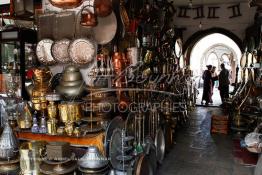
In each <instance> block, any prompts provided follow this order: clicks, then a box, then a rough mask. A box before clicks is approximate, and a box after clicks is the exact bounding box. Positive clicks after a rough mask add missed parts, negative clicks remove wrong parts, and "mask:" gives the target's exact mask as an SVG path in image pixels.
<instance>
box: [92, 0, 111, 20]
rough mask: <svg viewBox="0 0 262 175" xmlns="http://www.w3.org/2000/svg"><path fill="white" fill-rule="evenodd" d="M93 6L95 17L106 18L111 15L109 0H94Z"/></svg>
mask: <svg viewBox="0 0 262 175" xmlns="http://www.w3.org/2000/svg"><path fill="white" fill-rule="evenodd" d="M94 4H95V11H96V14H97V16H99V17H106V16H108V15H110V14H111V13H112V10H113V8H112V2H111V0H95V2H94Z"/></svg>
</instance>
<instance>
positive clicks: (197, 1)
mask: <svg viewBox="0 0 262 175" xmlns="http://www.w3.org/2000/svg"><path fill="white" fill-rule="evenodd" d="M171 1H173V4H174V5H175V6H184V5H188V4H189V0H169V2H171ZM248 1H249V0H192V4H193V5H202V4H229V3H240V2H248Z"/></svg>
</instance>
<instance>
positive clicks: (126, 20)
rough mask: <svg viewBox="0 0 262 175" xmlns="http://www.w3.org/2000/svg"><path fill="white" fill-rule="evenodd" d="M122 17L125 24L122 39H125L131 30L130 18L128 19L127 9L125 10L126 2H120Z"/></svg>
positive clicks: (121, 0) (122, 0)
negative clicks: (126, 33)
mask: <svg viewBox="0 0 262 175" xmlns="http://www.w3.org/2000/svg"><path fill="white" fill-rule="evenodd" d="M120 17H121V21H122V23H123V24H124V25H123V27H124V30H123V32H124V33H122V37H124V36H125V32H127V31H128V30H129V26H130V20H129V17H128V14H127V11H126V8H125V2H124V0H120Z"/></svg>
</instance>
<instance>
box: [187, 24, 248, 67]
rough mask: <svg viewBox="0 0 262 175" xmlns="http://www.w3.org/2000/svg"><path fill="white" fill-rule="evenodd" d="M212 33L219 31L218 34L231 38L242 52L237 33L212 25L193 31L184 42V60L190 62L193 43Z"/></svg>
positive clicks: (241, 44)
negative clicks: (208, 27) (211, 26)
mask: <svg viewBox="0 0 262 175" xmlns="http://www.w3.org/2000/svg"><path fill="white" fill-rule="evenodd" d="M213 33H220V34H223V35H225V36H227V37H229V38H231V39H232V40H233V41H234V42H235V43H236V44H237V45H238V47H239V48H240V50H241V51H242V52H244V47H243V42H242V40H241V39H240V38H239V37H238V36H237V35H235V34H234V33H233V32H231V31H229V30H227V29H224V28H218V27H214V28H210V29H207V30H201V31H198V32H196V33H194V34H193V35H191V36H190V37H189V39H188V40H187V41H186V42H185V43H184V45H183V52H184V55H185V59H186V60H185V61H186V63H187V64H190V54H191V51H192V49H193V47H194V46H195V44H196V43H197V42H198V41H199V40H201V39H202V38H204V37H205V36H208V35H210V34H213Z"/></svg>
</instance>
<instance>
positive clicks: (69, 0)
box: [49, 0, 83, 9]
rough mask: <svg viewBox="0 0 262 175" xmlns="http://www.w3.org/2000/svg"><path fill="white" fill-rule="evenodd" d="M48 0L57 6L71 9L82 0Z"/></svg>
mask: <svg viewBox="0 0 262 175" xmlns="http://www.w3.org/2000/svg"><path fill="white" fill-rule="evenodd" d="M49 2H50V3H51V4H52V5H53V6H55V7H58V8H63V9H71V8H76V7H78V6H80V5H81V4H82V3H83V0H49Z"/></svg>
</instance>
